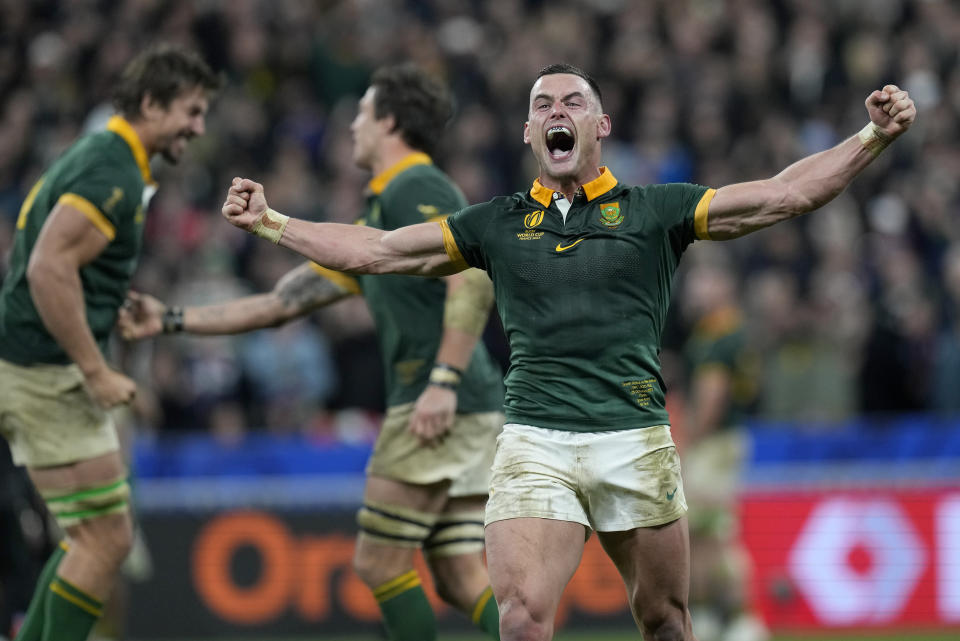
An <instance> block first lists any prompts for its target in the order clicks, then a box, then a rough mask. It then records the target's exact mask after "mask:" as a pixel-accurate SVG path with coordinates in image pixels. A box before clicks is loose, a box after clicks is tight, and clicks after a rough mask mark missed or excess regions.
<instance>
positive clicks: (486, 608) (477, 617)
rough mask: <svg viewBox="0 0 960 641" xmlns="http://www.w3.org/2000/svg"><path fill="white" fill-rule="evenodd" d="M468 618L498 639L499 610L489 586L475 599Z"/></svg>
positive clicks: (498, 640)
mask: <svg viewBox="0 0 960 641" xmlns="http://www.w3.org/2000/svg"><path fill="white" fill-rule="evenodd" d="M470 618H471V619H473V623H474V625H476V626H477V627H478V628H480V629H481V630H483V631H484V632H486V633H487V634H489V635H490V636H491V637H492V638H494V639H496V640H497V641H500V612H499V611H498V610H497V601H496V599H494V598H493V590H491V589H490V588H489V587H488V588H487V589H486V590H484V591H483V594H481V595H480V598H479V599H477V602H476V604H474V606H473V614H472V615H471V616H470Z"/></svg>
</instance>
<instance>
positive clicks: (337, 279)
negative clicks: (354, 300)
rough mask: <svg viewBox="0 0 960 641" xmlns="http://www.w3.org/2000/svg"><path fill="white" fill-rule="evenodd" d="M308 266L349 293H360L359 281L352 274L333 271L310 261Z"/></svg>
mask: <svg viewBox="0 0 960 641" xmlns="http://www.w3.org/2000/svg"><path fill="white" fill-rule="evenodd" d="M310 267H312V268H313V271H315V272H317V273H318V274H320V275H321V276H323V277H324V278H326V279H327V280H329V281H330V282H331V283H333V284H334V285H336V286H337V287H340V288H341V289H344V290H346V291H348V292H350V293H351V294H360V293H361V290H360V283H359V282H357V279H356V278H354V277H353V276H349V275H347V274H344V273H343V272H338V271H334V270H332V269H327V268H326V267H323V266H321V265H318V264H316V263H313V262H311V263H310Z"/></svg>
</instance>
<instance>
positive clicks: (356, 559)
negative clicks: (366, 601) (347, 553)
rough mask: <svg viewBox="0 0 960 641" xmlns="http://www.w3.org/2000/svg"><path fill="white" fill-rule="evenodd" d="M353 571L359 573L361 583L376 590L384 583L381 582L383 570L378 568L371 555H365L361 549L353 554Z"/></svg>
mask: <svg viewBox="0 0 960 641" xmlns="http://www.w3.org/2000/svg"><path fill="white" fill-rule="evenodd" d="M353 571H354V572H356V573H357V576H359V577H360V580H361V581H363V582H364V583H365V584H367V586H369V587H371V588H375V587H377V586H378V585H380V584H381V583H382V581H380V577H381V576H382V570H381V569H380V568H379V567H378V564H377V562H376V559H375V558H373V557H372V556H371V555H369V554H364V552H363V550H362V549H361V548H360V547H357V550H356V551H355V552H354V554H353Z"/></svg>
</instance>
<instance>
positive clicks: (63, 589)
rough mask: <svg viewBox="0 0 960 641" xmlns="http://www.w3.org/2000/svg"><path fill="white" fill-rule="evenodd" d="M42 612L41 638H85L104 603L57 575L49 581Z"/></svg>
mask: <svg viewBox="0 0 960 641" xmlns="http://www.w3.org/2000/svg"><path fill="white" fill-rule="evenodd" d="M45 611H46V615H47V616H46V621H45V622H44V626H43V636H41V637H40V638H41V640H42V641H86V639H87V637H88V636H89V635H90V630H91V629H93V624H94V623H96V622H97V619H99V618H100V615H102V614H103V603H102V602H101V601H100V600H98V599H95V598H94V597H92V596H90V595H89V594H87V593H86V592H84V591H83V590H81V589H80V588H78V587H76V586H75V585H72V584H71V583H69V582H67V581H65V580H64V579H63V578H61V577H59V576H58V577H55V578H54V579H53V581H51V582H50V594H48V595H47V603H46V608H45Z"/></svg>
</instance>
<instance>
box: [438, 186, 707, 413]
mask: <svg viewBox="0 0 960 641" xmlns="http://www.w3.org/2000/svg"><path fill="white" fill-rule="evenodd" d="M714 193H715V191H714V190H712V189H707V188H706V187H701V186H698V185H689V184H670V185H651V186H646V187H631V186H627V185H621V184H619V183H618V182H617V180H616V178H614V177H613V175H612V174H611V173H610V172H609V171H608V170H607V169H606V168H601V175H600V177H598V178H597V179H596V180H593V181H591V182H589V183H587V184H585V185H583V187H582V188H581V189H580V190H579V191H578V193H577V195H576V196H575V197H574V201H573V203H571V207H570V210H569V211H568V212H567V217H566V223H564V219H563V216H562V215H561V213H560V210H559V209H558V208H557V206H556V204H555V203H554V192H553V191H552V190H550V189H547V188H546V187H544V186H543V185H541V184H540V182H539V180H538V181H536V182H534V186H533V189H531V190H530V191H529V192H520V193H517V194H514V195H512V196H507V197H502V198H496V199H494V200H492V201H490V202H488V203H485V204H480V205H474V206H472V207H468V208H466V209H464V210H462V211H460V212H458V213H457V214H455V215H454V216H451V217H450V218H449V219H447V220H446V221H445V222H444V223H443V226H444V244H445V246H446V249H447V253H448V254H449V255H450V258H451V260H453V261H454V263H456V264H459V265H460V266H466V265H472V266H474V267H479V268H481V269H485V270H487V272H488V273H489V274H490V277H491V278H492V279H493V283H494V290H495V292H496V299H497V308H498V310H499V312H500V319H501V321H502V322H503V327H504V331H505V332H506V334H507V339H508V341H509V343H510V349H511V355H510V369H509V371H508V372H507V376H506V388H507V390H506V399H505V408H506V418H507V421H508V422H513V423H523V424H527V425H534V426H536V427H545V428H550V429H558V430H569V431H578V432H593V431H604V430H622V429H632V428H640V427H649V426H651V425H660V424H664V423H669V418H668V416H667V411H666V409H665V407H664V385H663V378H662V377H661V375H660V358H659V351H660V334H661V331H662V328H663V324H664V320H665V318H666V315H667V307H668V306H669V304H670V291H671V288H672V281H673V273H674V271H675V270H676V267H677V264H678V262H679V261H680V256H681V254H682V253H683V251H684V249H685V248H686V247H687V245H689V244H690V243H691V242H693V240H694V239H695V238H706V237H707V234H706V220H707V207H708V206H709V203H710V200H711V199H712V198H713V194H714Z"/></svg>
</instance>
